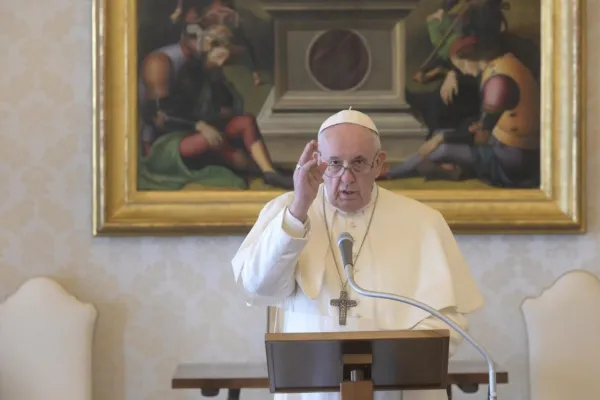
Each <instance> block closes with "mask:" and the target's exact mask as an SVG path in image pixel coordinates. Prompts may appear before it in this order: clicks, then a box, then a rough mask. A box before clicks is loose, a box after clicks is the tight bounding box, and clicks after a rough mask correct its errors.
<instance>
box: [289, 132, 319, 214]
mask: <svg viewBox="0 0 600 400" xmlns="http://www.w3.org/2000/svg"><path fill="white" fill-rule="evenodd" d="M317 149H318V147H317V141H316V140H312V141H310V142H308V143H307V144H306V147H304V151H303V152H302V155H301V156H300V158H299V159H298V166H297V167H296V171H295V172H294V201H293V203H292V204H291V205H290V208H289V211H290V213H291V214H292V215H293V216H294V217H296V218H298V219H299V220H300V221H303V222H304V221H305V220H306V215H307V214H308V209H309V208H310V205H311V204H312V202H313V201H314V200H315V198H316V197H317V192H318V190H319V185H320V184H321V183H323V174H324V173H325V169H326V168H327V163H321V165H318V153H317Z"/></svg>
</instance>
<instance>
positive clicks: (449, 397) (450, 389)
mask: <svg viewBox="0 0 600 400" xmlns="http://www.w3.org/2000/svg"><path fill="white" fill-rule="evenodd" d="M446 393H447V394H448V400H452V385H448V387H447V388H446Z"/></svg>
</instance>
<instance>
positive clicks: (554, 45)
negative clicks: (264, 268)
mask: <svg viewBox="0 0 600 400" xmlns="http://www.w3.org/2000/svg"><path fill="white" fill-rule="evenodd" d="M136 10H137V1H136V0H128V1H123V0H95V1H94V4H93V96H94V98H93V113H94V121H93V136H94V137H93V140H94V145H93V152H94V154H93V179H94V193H93V213H94V219H93V234H94V235H163V234H233V233H244V232H247V231H248V229H249V228H250V227H251V226H252V224H253V223H254V222H255V220H256V217H257V215H258V213H259V211H260V210H261V208H262V207H263V206H264V204H265V203H266V202H267V201H269V200H271V199H272V198H274V197H275V196H277V195H278V194H280V193H281V192H276V191H254V190H252V191H240V190H235V191H234V190H232V191H224V190H216V191H170V192H165V191H149V192H148V191H147V192H144V191H138V190H137V189H136V168H137V162H136V157H137V154H138V142H137V139H136V134H135V132H136V127H137V123H138V121H137V117H136V115H137V114H136V112H137V111H136V109H137V106H136V101H137V97H136V95H137V73H136V68H137V67H136V52H137V47H136V40H137V39H136V35H137V31H136ZM541 21H542V23H541V35H540V37H541V45H542V46H541V91H542V105H541V106H542V107H541V115H542V120H541V127H542V133H541V136H542V143H541V175H542V178H541V185H540V188H539V189H531V190H523V189H519V190H510V189H502V190H499V191H496V190H493V191H489V190H476V189H467V190H453V189H451V190H437V191H431V190H427V191H424V190H414V191H405V192H403V193H404V194H406V195H408V196H410V197H412V198H415V199H418V200H420V201H422V202H425V203H427V204H429V205H431V206H433V207H435V208H437V209H439V210H440V211H441V212H442V213H443V215H444V216H445V218H446V220H447V221H448V223H449V224H450V226H451V228H452V229H453V230H454V232H456V233H486V234H494V233H582V232H585V230H586V218H585V185H584V184H585V169H584V166H585V119H584V111H585V107H584V106H585V104H584V101H585V76H586V75H585V67H586V59H585V32H586V28H585V12H584V2H583V1H581V0H541Z"/></svg>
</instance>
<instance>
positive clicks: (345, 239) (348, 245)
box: [338, 232, 497, 400]
mask: <svg viewBox="0 0 600 400" xmlns="http://www.w3.org/2000/svg"><path fill="white" fill-rule="evenodd" d="M353 243H354V239H353V238H352V236H351V235H350V234H349V233H347V232H344V233H342V234H341V235H340V236H339V239H338V247H339V248H340V252H341V253H342V260H343V263H344V271H345V272H346V277H347V278H348V283H349V284H350V287H351V288H352V289H353V290H354V291H355V292H357V293H359V294H362V295H363V296H367V297H374V298H379V299H386V300H394V301H399V302H400V303H404V304H409V305H411V306H414V307H417V308H420V309H421V310H423V311H426V312H428V313H429V314H431V315H434V316H435V317H437V318H439V319H441V320H442V321H444V322H445V323H446V324H448V325H449V326H450V327H451V328H452V329H454V330H455V331H456V332H458V334H459V335H460V336H462V337H463V338H464V339H465V340H466V341H467V342H469V343H470V344H471V345H472V346H473V347H474V348H475V349H476V350H477V351H478V352H479V353H480V354H481V355H482V357H483V358H484V359H485V361H486V362H487V365H488V373H489V390H488V396H489V397H488V398H489V400H496V399H497V395H496V366H495V364H494V360H492V357H491V355H490V354H489V353H488V352H487V350H486V349H485V348H484V347H483V346H481V345H480V344H479V343H477V342H476V341H475V339H473V337H472V336H471V335H469V333H467V332H466V331H465V330H464V329H462V328H461V327H460V326H458V325H457V324H456V323H455V322H454V321H452V320H451V319H450V318H448V317H446V316H445V315H444V314H442V313H440V312H439V311H438V310H436V309H434V308H432V307H430V306H428V305H427V304H424V303H421V302H419V301H417V300H413V299H410V298H408V297H402V296H397V295H395V294H391V293H380V292H373V291H370V290H366V289H363V288H362V287H360V286H358V285H357V284H356V282H354V278H353V275H354V274H353V271H352V268H354V265H353V263H352V244H353Z"/></svg>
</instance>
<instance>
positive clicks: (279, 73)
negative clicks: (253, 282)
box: [94, 0, 585, 234]
mask: <svg viewBox="0 0 600 400" xmlns="http://www.w3.org/2000/svg"><path fill="white" fill-rule="evenodd" d="M95 21H96V32H95V34H96V37H95V56H96V58H95V100H96V103H95V115H96V124H95V139H96V140H95V143H96V153H95V157H96V163H95V170H94V175H95V181H96V185H95V190H96V194H95V199H94V200H95V202H94V203H95V224H94V225H95V228H94V232H95V233H96V234H132V233H137V234H158V233H198V234H200V233H231V232H243V231H245V230H247V229H248V228H249V227H250V226H251V225H252V223H253V222H254V220H255V219H256V217H257V215H258V213H259V212H260V209H261V207H262V206H263V205H264V204H265V203H266V202H267V201H269V200H270V199H272V198H273V197H275V196H277V195H279V194H281V193H282V192H283V191H288V190H293V180H292V173H293V168H294V166H295V165H296V162H297V158H298V157H299V156H300V154H301V152H302V149H303V148H304V146H305V144H306V143H307V142H308V141H310V140H312V139H314V138H315V136H316V132H317V129H318V127H319V125H320V124H321V122H322V121H323V120H324V119H325V118H327V116H329V115H330V114H332V113H334V112H336V111H339V110H340V109H345V108H349V107H352V108H354V109H358V110H360V111H363V112H365V113H367V114H369V115H370V116H371V117H372V118H373V119H374V121H375V123H376V125H377V126H378V128H379V130H380V134H381V139H382V144H383V147H384V150H385V151H386V153H387V163H386V165H385V167H384V168H383V170H382V173H381V175H380V176H379V178H378V184H379V185H381V186H382V187H385V188H388V189H390V190H393V191H396V192H398V193H401V194H403V195H406V196H410V197H413V198H416V199H418V200H421V201H423V202H426V203H428V204H430V205H432V206H433V207H436V208H438V209H439V210H440V211H441V212H442V213H443V214H444V216H445V217H446V219H447V220H448V222H449V223H450V225H451V227H452V228H453V229H454V230H455V231H456V232H487V233H519V232H553V231H560V232H583V231H584V230H585V218H584V212H583V211H584V210H583V194H584V193H583V169H582V165H583V157H584V155H583V143H584V132H583V112H582V111H583V108H582V104H581V101H582V98H583V97H582V95H583V93H582V88H583V81H582V80H583V78H584V75H583V71H582V67H583V64H582V51H583V38H582V35H583V30H584V29H583V26H582V22H581V21H582V6H581V5H580V4H579V1H576V0H520V1H515V0H362V1H350V0H329V1H302V0H291V1H290V0H288V1H275V0H137V1H135V0H129V1H116V0H105V1H104V2H101V1H99V0H98V1H97V3H96V4H95Z"/></svg>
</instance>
